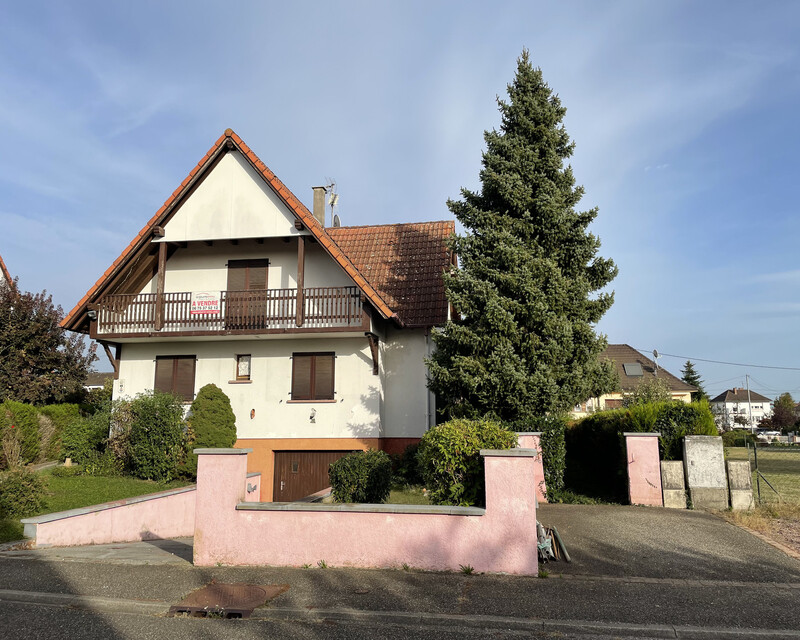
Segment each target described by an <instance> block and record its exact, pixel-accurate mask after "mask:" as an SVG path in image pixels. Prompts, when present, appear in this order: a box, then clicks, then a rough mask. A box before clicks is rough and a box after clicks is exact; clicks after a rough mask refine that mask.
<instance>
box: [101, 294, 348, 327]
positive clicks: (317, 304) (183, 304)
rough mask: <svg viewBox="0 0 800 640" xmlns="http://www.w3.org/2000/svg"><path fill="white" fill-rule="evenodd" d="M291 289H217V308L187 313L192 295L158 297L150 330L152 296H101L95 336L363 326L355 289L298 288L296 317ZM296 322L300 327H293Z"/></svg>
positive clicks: (294, 300)
mask: <svg viewBox="0 0 800 640" xmlns="http://www.w3.org/2000/svg"><path fill="white" fill-rule="evenodd" d="M297 292H298V290H297V289H266V290H262V291H222V292H220V298H219V310H218V311H216V312H212V313H196V312H195V313H193V312H192V293H191V292H187V291H183V292H180V293H164V294H163V302H162V304H163V309H162V313H161V319H160V320H161V325H162V326H161V328H160V329H158V328H157V327H156V323H157V316H158V313H157V312H158V309H157V306H158V295H157V294H155V293H140V294H138V295H133V294H117V295H109V296H105V297H104V298H103V299H102V300H101V301H100V303H99V304H98V309H97V335H128V334H143V333H144V334H149V333H152V332H154V331H159V333H162V334H164V333H173V334H175V333H210V334H213V333H215V332H233V333H238V332H246V333H253V332H258V331H265V332H269V331H273V330H274V331H287V330H292V329H298V328H299V329H303V330H309V329H320V330H323V331H324V330H326V329H337V330H344V329H347V328H353V329H354V330H356V329H358V328H360V327H361V326H362V322H363V312H362V305H361V292H360V290H359V289H358V287H311V288H307V289H303V290H302V294H303V295H302V300H303V307H302V314H298V313H297V298H298V295H297ZM298 318H299V319H300V320H301V325H300V326H299V327H298V324H297V322H298Z"/></svg>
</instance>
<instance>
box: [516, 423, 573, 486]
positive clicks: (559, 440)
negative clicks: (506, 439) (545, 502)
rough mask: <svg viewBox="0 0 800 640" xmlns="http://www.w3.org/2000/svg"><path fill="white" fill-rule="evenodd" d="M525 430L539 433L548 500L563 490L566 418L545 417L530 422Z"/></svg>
mask: <svg viewBox="0 0 800 640" xmlns="http://www.w3.org/2000/svg"><path fill="white" fill-rule="evenodd" d="M526 428H528V429H529V430H530V431H539V432H541V434H542V435H541V438H540V439H539V443H540V445H541V447H542V465H543V467H544V484H545V486H546V487H547V496H548V499H551V498H550V496H554V495H555V494H556V493H558V492H559V491H561V490H562V489H563V488H564V470H565V468H566V456H567V450H566V444H565V440H564V432H565V430H566V428H567V418H566V416H545V417H542V418H537V419H536V420H534V421H532V423H531V424H529V425H528V426H527V427H526Z"/></svg>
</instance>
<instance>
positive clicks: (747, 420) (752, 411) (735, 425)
mask: <svg viewBox="0 0 800 640" xmlns="http://www.w3.org/2000/svg"><path fill="white" fill-rule="evenodd" d="M771 403H772V400H770V399H769V398H767V397H766V396H762V395H761V394H760V393H756V392H755V391H748V390H747V389H742V388H740V387H734V388H733V389H727V390H726V391H723V392H722V393H720V394H719V395H718V396H717V397H716V398H713V399H712V400H711V401H710V402H709V405H710V406H711V411H712V412H713V413H714V418H715V420H716V421H717V425H718V426H720V427H723V428H725V429H749V430H750V431H755V429H756V427H757V426H758V423H759V422H761V419H762V418H768V417H769V416H771V415H772V404H771ZM737 418H738V420H737Z"/></svg>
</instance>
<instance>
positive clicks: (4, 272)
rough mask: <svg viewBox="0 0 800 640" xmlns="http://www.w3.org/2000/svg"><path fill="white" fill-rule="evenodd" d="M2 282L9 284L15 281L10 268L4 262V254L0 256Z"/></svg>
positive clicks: (0, 280) (0, 277)
mask: <svg viewBox="0 0 800 640" xmlns="http://www.w3.org/2000/svg"><path fill="white" fill-rule="evenodd" d="M0 282H5V283H6V284H8V285H11V283H12V282H14V280H13V278H12V277H11V274H10V273H9V272H8V269H6V263H5V262H3V256H0Z"/></svg>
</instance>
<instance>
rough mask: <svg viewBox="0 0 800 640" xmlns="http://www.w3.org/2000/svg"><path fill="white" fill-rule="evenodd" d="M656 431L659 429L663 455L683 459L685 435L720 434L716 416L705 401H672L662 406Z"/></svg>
mask: <svg viewBox="0 0 800 640" xmlns="http://www.w3.org/2000/svg"><path fill="white" fill-rule="evenodd" d="M654 431H658V432H659V433H660V434H661V436H660V437H659V439H658V440H659V444H660V449H661V457H662V459H664V460H683V438H684V436H718V435H719V432H718V431H717V426H716V424H715V423H714V416H713V414H712V413H711V410H710V409H709V408H708V403H707V402H705V401H704V400H703V401H700V402H693V403H691V404H686V403H684V402H670V403H667V404H665V405H664V406H662V408H661V411H660V412H659V414H658V419H657V420H656V424H655V429H654Z"/></svg>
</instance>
